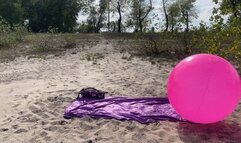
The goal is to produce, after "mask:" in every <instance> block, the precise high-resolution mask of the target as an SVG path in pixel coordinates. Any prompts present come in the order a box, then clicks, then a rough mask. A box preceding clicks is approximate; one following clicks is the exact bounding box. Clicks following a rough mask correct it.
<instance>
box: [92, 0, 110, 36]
mask: <svg viewBox="0 0 241 143" xmlns="http://www.w3.org/2000/svg"><path fill="white" fill-rule="evenodd" d="M89 10H90V11H89V16H88V18H87V24H88V27H87V31H88V32H95V33H99V32H100V29H101V28H102V27H103V26H104V20H106V16H105V12H106V10H107V0H100V2H99V6H98V7H95V6H90V7H89Z"/></svg>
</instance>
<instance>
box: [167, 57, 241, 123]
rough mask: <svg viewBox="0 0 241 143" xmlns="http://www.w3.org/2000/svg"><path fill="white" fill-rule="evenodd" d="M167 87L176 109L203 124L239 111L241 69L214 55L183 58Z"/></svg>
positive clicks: (193, 120) (188, 118)
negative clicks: (240, 74) (236, 110)
mask: <svg viewBox="0 0 241 143" xmlns="http://www.w3.org/2000/svg"><path fill="white" fill-rule="evenodd" d="M167 88H168V89H167V90H168V98H169V100H170V103H171V105H172V106H173V108H174V109H175V110H176V112H177V113H179V114H180V115H181V116H182V117H183V118H185V119H187V120H189V121H191V122H195V123H202V124H207V123H214V122H218V121H221V120H224V119H225V118H226V117H228V116H229V115H230V114H231V113H232V112H233V111H234V110H235V108H236V106H237V105H238V103H239V100H240V96H241V81H240V77H239V74H238V72H237V71H236V70H235V68H234V67H233V66H232V65H231V64H230V63H229V62H228V61H226V60H225V59H223V58H221V57H218V56H215V55H210V54H198V55H193V56H190V57H188V58H186V59H184V60H182V61H181V62H180V63H179V64H177V65H176V67H175V68H174V69H173V71H172V72H171V74H170V76H169V79H168V84H167Z"/></svg>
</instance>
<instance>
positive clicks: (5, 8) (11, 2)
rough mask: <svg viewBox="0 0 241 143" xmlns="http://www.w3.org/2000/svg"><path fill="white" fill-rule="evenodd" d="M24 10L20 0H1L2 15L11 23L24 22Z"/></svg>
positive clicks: (0, 14)
mask: <svg viewBox="0 0 241 143" xmlns="http://www.w3.org/2000/svg"><path fill="white" fill-rule="evenodd" d="M23 12H24V11H23V9H22V7H21V1H20V0H0V16H1V17H2V18H3V19H5V20H6V21H7V22H8V23H9V24H10V25H12V26H13V24H19V23H21V24H23Z"/></svg>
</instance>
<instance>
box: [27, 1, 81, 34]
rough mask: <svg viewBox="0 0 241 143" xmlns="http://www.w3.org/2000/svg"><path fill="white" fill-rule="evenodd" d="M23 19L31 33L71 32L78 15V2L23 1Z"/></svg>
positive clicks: (79, 5) (79, 6) (79, 7)
mask: <svg viewBox="0 0 241 143" xmlns="http://www.w3.org/2000/svg"><path fill="white" fill-rule="evenodd" d="M23 7H24V9H25V18H26V19H28V20H29V28H30V29H31V30H32V31H33V32H48V30H49V28H50V27H51V28H54V29H55V30H57V31H56V32H73V30H74V27H75V25H76V20H77V16H78V13H79V11H80V9H81V3H80V1H79V0H44V1H43V0H23Z"/></svg>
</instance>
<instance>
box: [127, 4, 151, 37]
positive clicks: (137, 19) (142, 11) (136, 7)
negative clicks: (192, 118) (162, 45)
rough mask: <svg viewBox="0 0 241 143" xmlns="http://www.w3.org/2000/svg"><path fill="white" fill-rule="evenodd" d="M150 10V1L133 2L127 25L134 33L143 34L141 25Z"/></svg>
mask: <svg viewBox="0 0 241 143" xmlns="http://www.w3.org/2000/svg"><path fill="white" fill-rule="evenodd" d="M152 9H153V8H152V0H149V1H147V0H133V1H132V3H131V13H130V20H129V25H132V26H134V27H135V31H139V32H143V27H144V26H143V25H144V23H145V22H146V18H147V16H148V14H149V13H150V12H151V10H152Z"/></svg>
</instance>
